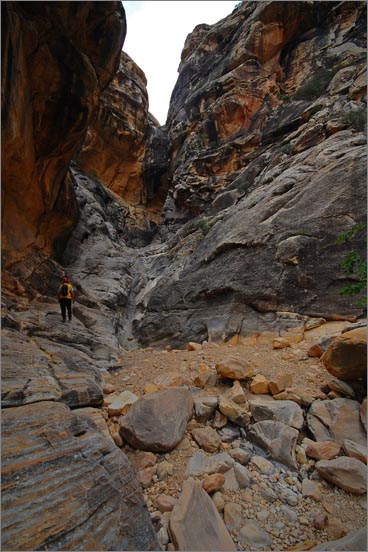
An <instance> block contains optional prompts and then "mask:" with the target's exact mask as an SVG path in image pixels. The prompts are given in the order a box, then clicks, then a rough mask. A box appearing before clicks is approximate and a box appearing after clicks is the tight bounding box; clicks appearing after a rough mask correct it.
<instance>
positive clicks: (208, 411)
mask: <svg viewBox="0 0 368 552" xmlns="http://www.w3.org/2000/svg"><path fill="white" fill-rule="evenodd" d="M217 402H218V400H217V397H195V398H194V413H195V417H196V419H197V420H198V421H199V422H201V423H203V422H206V421H207V420H209V419H210V418H211V417H212V416H213V414H214V412H215V410H216V406H217Z"/></svg>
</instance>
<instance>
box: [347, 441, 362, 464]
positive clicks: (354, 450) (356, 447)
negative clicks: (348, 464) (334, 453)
mask: <svg viewBox="0 0 368 552" xmlns="http://www.w3.org/2000/svg"><path fill="white" fill-rule="evenodd" d="M342 448H343V450H344V452H345V454H346V456H350V457H351V458H356V459H357V460H360V461H361V462H363V463H364V464H367V456H368V455H367V447H363V446H362V445H360V444H359V443H356V442H355V441H352V440H351V439H344V440H343V442H342Z"/></svg>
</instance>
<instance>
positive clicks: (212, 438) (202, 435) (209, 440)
mask: <svg viewBox="0 0 368 552" xmlns="http://www.w3.org/2000/svg"><path fill="white" fill-rule="evenodd" d="M192 435H193V438H194V440H195V441H196V442H197V444H198V445H199V446H200V447H201V449H203V450H205V451H206V452H217V451H218V449H219V448H220V446H221V438H220V436H219V434H218V433H217V431H216V430H215V429H213V428H212V427H210V426H206V427H197V428H194V429H192Z"/></svg>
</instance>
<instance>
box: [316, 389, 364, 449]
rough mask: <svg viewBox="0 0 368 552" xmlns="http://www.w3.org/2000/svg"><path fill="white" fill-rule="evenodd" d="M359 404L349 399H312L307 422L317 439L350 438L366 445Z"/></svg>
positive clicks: (334, 439)
mask: <svg viewBox="0 0 368 552" xmlns="http://www.w3.org/2000/svg"><path fill="white" fill-rule="evenodd" d="M359 412H360V404H359V403H358V402H357V401H353V400H351V399H333V400H327V401H314V402H313V403H312V405H311V407H310V409H309V412H308V414H307V424H308V427H309V429H310V431H311V433H312V434H313V436H314V438H315V439H316V440H317V441H338V442H339V443H342V441H343V440H344V439H352V440H353V441H356V442H357V443H360V444H362V445H363V446H365V445H366V440H367V434H366V432H365V430H364V427H363V425H362V423H361V421H360V415H359Z"/></svg>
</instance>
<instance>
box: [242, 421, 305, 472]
mask: <svg viewBox="0 0 368 552" xmlns="http://www.w3.org/2000/svg"><path fill="white" fill-rule="evenodd" d="M298 435H299V432H298V431H297V430H296V429H294V428H293V427H289V426H287V425H285V424H282V423H281V422H274V421H271V420H265V421H263V422H257V423H255V424H253V425H252V427H251V428H250V429H249V431H248V437H249V439H250V440H251V441H253V442H254V443H255V444H256V445H258V446H260V447H261V448H263V449H264V450H266V451H267V452H268V453H269V454H270V456H271V458H273V459H274V460H277V461H278V462H281V463H282V464H285V465H286V466H289V467H291V468H297V467H298V464H297V461H296V458H295V445H296V440H297V438H298Z"/></svg>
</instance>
